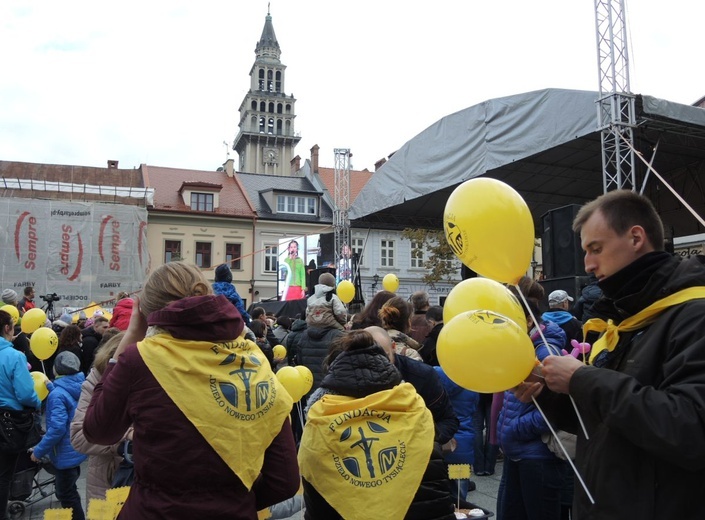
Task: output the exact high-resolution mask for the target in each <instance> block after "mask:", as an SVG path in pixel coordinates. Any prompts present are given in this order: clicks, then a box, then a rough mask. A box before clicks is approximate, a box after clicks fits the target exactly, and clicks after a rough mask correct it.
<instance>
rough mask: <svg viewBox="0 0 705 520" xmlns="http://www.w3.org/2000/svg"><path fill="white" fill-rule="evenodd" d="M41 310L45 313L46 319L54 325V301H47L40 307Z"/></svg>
mask: <svg viewBox="0 0 705 520" xmlns="http://www.w3.org/2000/svg"><path fill="white" fill-rule="evenodd" d="M42 310H43V311H44V312H45V313H46V315H47V319H48V320H49V321H50V322H51V323H54V320H55V319H56V316H55V315H54V301H53V300H52V301H48V302H46V303H45V304H44V305H42Z"/></svg>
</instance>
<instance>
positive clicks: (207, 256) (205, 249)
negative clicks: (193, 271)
mask: <svg viewBox="0 0 705 520" xmlns="http://www.w3.org/2000/svg"><path fill="white" fill-rule="evenodd" d="M196 266H198V267H200V268H201V269H205V268H208V267H210V266H211V243H210V242H196Z"/></svg>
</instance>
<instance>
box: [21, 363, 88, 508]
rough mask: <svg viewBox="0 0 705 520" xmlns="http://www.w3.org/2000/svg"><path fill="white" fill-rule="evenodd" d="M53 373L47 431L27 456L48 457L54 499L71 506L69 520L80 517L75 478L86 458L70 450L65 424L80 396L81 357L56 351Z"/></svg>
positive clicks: (48, 399) (35, 457)
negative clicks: (53, 483)
mask: <svg viewBox="0 0 705 520" xmlns="http://www.w3.org/2000/svg"><path fill="white" fill-rule="evenodd" d="M54 374H55V375H56V379H55V380H54V382H53V383H50V382H47V388H49V396H48V397H47V408H46V427H47V428H46V429H47V432H46V435H44V437H43V438H42V440H41V441H40V442H39V444H37V445H36V446H35V447H34V450H33V452H32V455H31V458H32V460H33V461H34V462H39V461H40V460H41V459H42V458H44V457H45V456H47V455H48V456H49V458H50V459H51V463H52V464H53V465H54V467H55V469H56V470H55V471H56V472H55V477H56V484H55V490H56V498H58V499H59V501H60V502H61V506H62V507H65V508H69V509H73V517H72V518H73V520H84V519H85V516H84V513H83V506H82V505H81V496H80V495H79V494H78V488H77V487H76V481H77V480H78V477H79V476H80V475H81V463H82V462H83V461H84V460H86V455H83V454H82V453H78V452H77V451H76V450H75V449H73V446H71V438H70V433H69V425H70V424H71V420H72V419H73V416H74V413H75V412H76V406H77V405H78V398H79V396H80V395H81V384H82V383H83V381H84V380H85V377H84V375H83V372H81V360H80V359H78V357H77V356H76V355H75V354H73V353H72V352H70V351H68V350H66V351H63V352H60V353H59V355H58V356H56V359H55V360H54Z"/></svg>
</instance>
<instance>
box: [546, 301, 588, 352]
mask: <svg viewBox="0 0 705 520" xmlns="http://www.w3.org/2000/svg"><path fill="white" fill-rule="evenodd" d="M541 319H542V320H543V321H552V322H553V323H555V324H556V325H558V326H559V327H560V328H562V329H563V331H564V332H565V335H566V346H565V349H566V350H570V340H572V339H575V340H578V341H582V340H583V324H582V322H580V320H578V319H577V318H576V317H575V316H573V315H572V314H571V313H569V312H568V311H564V310H559V309H554V310H551V311H548V312H544V313H543V314H542V315H541Z"/></svg>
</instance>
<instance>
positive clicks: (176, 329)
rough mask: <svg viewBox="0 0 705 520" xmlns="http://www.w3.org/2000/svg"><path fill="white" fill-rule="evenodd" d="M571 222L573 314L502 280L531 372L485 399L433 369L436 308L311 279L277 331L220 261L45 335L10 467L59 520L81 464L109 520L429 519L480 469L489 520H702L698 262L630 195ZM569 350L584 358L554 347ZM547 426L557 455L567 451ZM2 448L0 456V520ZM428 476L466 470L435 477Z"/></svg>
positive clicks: (6, 386)
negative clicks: (38, 477) (304, 384)
mask: <svg viewBox="0 0 705 520" xmlns="http://www.w3.org/2000/svg"><path fill="white" fill-rule="evenodd" d="M574 227H575V231H576V232H578V233H580V236H581V242H582V247H583V249H584V250H585V267H586V270H587V271H588V272H589V273H591V274H592V275H593V276H594V280H593V281H592V282H591V284H590V285H589V286H588V287H586V289H585V291H584V292H583V294H582V295H581V296H580V299H581V300H582V301H580V307H579V314H580V316H576V315H575V313H574V312H571V310H572V309H571V304H573V303H578V302H575V301H574V298H573V297H572V296H570V295H569V294H568V293H567V292H565V291H563V290H556V291H552V292H551V293H550V294H548V295H546V294H545V292H544V289H543V287H542V286H541V285H540V284H539V283H538V282H536V281H534V280H533V279H531V278H528V277H524V278H522V279H521V280H520V281H519V282H518V283H517V284H516V285H512V286H510V287H509V289H510V290H511V291H513V292H514V293H515V294H516V296H517V297H518V298H517V300H518V301H520V302H521V305H522V307H523V310H524V315H525V317H526V334H527V336H528V337H529V340H530V342H531V343H532V344H533V346H534V350H535V354H536V358H537V368H536V369H535V370H534V371H533V372H532V374H531V375H530V376H529V377H527V380H526V381H525V382H523V383H521V384H519V385H518V386H517V387H515V388H511V389H506V391H504V392H499V393H495V394H478V393H477V392H473V391H471V390H468V389H466V388H462V387H461V386H459V385H457V384H456V383H455V382H454V381H452V380H451V379H450V378H449V377H448V376H447V375H446V374H445V372H444V370H443V367H442V366H440V363H439V361H438V355H437V349H438V342H439V336H440V335H441V334H442V329H443V327H444V323H443V309H442V307H439V306H433V305H430V302H429V298H428V295H427V294H426V293H424V292H418V293H414V294H413V295H411V296H410V297H409V298H408V299H405V298H402V297H400V296H398V295H397V294H394V293H391V292H388V291H379V292H378V293H377V294H375V296H374V297H373V298H372V300H371V301H370V302H369V304H368V305H367V306H366V307H365V308H364V309H363V310H362V311H361V312H359V313H358V314H356V315H354V316H351V315H349V314H348V313H347V312H346V308H345V306H344V305H343V304H342V302H341V301H340V299H339V298H338V297H337V296H336V295H335V284H336V280H335V278H334V276H333V275H331V274H328V273H324V274H322V275H321V276H320V278H319V280H317V282H318V283H317V284H313V283H312V285H315V287H314V289H313V291H312V294H311V295H310V296H309V298H308V301H307V311H306V313H305V315H303V316H299V317H297V318H296V319H293V320H292V319H290V318H289V317H286V316H279V317H275V316H271V315H268V314H267V313H266V311H265V309H264V308H262V307H255V308H253V309H251V311H250V312H249V313H248V312H246V311H245V309H244V306H243V305H242V300H241V299H240V297H239V295H238V294H237V291H235V289H234V286H232V284H231V282H232V276H231V274H230V269H229V267H228V266H227V265H224V266H219V267H218V268H216V281H215V282H214V283H212V284H211V283H209V282H208V281H207V280H206V278H205V277H204V275H203V273H202V272H201V271H200V270H199V269H197V268H196V267H195V266H193V265H190V264H188V263H185V262H181V261H175V262H170V263H167V264H164V265H162V266H160V267H158V268H157V269H155V270H154V271H153V272H152V273H151V274H150V275H149V276H148V277H147V279H146V280H145V283H144V286H143V289H142V290H141V291H140V293H139V295H121V297H120V298H119V300H118V301H117V302H116V306H115V310H116V312H115V313H114V315H113V319H114V320H115V321H114V322H108V320H107V319H106V318H105V317H102V316H92V317H91V320H92V323H90V324H89V326H88V327H84V328H83V329H81V328H80V326H79V325H78V324H73V321H74V320H73V319H72V318H71V316H68V315H67V316H63V315H62V316H61V317H60V318H59V319H58V320H56V322H55V323H53V324H47V325H48V326H53V327H55V328H56V330H58V331H59V346H58V349H57V352H56V354H55V355H54V356H52V359H51V363H50V366H51V372H50V375H51V376H52V377H50V378H49V379H48V382H47V387H48V390H49V394H48V397H47V399H46V402H45V405H44V406H45V408H46V433H45V435H44V436H43V438H42V439H41V441H40V442H39V444H37V445H36V446H34V448H33V450H32V453H31V458H32V460H34V461H40V460H42V459H43V458H45V457H49V458H50V459H51V462H52V464H53V465H54V466H55V468H56V495H57V498H58V499H59V501H60V502H61V504H62V506H64V507H67V508H72V509H73V518H74V519H79V520H80V519H82V518H84V507H83V506H84V504H83V503H82V501H81V497H80V494H79V492H78V490H77V480H78V477H79V475H80V471H81V465H82V463H83V461H84V460H85V459H86V458H88V475H87V479H86V481H87V490H86V495H87V497H88V498H89V499H92V498H102V497H103V496H104V495H105V492H106V490H107V489H109V488H111V487H114V486H116V485H122V484H125V483H127V484H129V485H130V492H129V496H128V498H127V501H126V502H125V504H124V506H123V509H122V511H121V513H120V518H140V519H150V518H169V519H176V520H178V519H184V520H186V519H189V520H190V519H193V518H209V519H218V518H223V519H226V518H227V519H238V518H242V519H254V518H257V515H258V512H261V511H263V510H265V511H267V514H266V515H265V516H266V517H268V518H283V517H284V516H285V515H292V514H294V512H296V511H299V510H303V515H304V518H306V519H314V520H315V519H335V518H341V519H342V518H407V519H443V520H445V519H447V520H450V519H455V518H456V510H457V509H458V508H460V509H463V510H470V509H473V508H475V506H474V504H473V503H472V500H471V498H472V494H469V493H471V492H472V490H473V489H474V488H475V485H476V481H475V480H473V479H476V478H480V477H485V476H488V475H492V474H494V473H495V470H496V469H497V460H498V458H499V457H500V456H501V457H502V458H503V461H504V462H503V464H502V476H501V480H500V485H499V493H498V499H497V504H496V515H497V518H498V520H525V519H526V520H533V519H537V520H538V519H542V520H568V519H571V518H575V519H578V520H585V519H588V520H593V519H594V520H597V519H600V520H602V519H622V518H627V517H629V516H635V517H638V518H683V519H696V518H698V519H699V518H703V517H705V507H703V506H702V505H700V503H699V501H698V500H696V497H697V496H698V495H697V493H698V490H699V489H701V488H702V487H703V486H705V479H703V478H702V477H703V476H704V475H703V472H704V471H705V373H703V371H701V370H700V368H701V364H702V363H701V360H702V359H705V352H704V350H705V339H703V330H705V329H703V323H702V320H703V319H705V318H704V316H705V312H704V311H705V302H704V301H703V300H705V266H704V265H703V262H704V259H703V258H702V257H693V258H689V259H681V258H680V257H677V256H673V255H670V254H668V253H666V252H665V251H664V248H663V227H662V224H661V221H660V219H659V217H658V214H657V213H656V211H655V210H654V208H653V205H652V204H651V203H650V202H649V201H648V200H647V199H646V198H644V197H642V196H640V195H637V194H634V193H632V192H626V191H615V192H610V193H608V194H605V195H603V196H601V197H599V198H598V199H596V200H595V201H593V202H591V203H589V204H587V205H586V206H584V207H583V208H582V210H581V211H580V212H579V213H578V215H577V217H576V220H575V223H574ZM12 293H14V291H12V290H4V291H3V292H2V300H3V302H4V304H5V305H14V306H16V307H17V308H18V310H19V311H20V313H22V312H26V310H29V309H30V308H31V307H30V305H32V303H31V301H32V298H33V292H31V291H25V294H24V298H23V301H22V302H20V300H19V298H17V294H16V293H15V294H14V295H13V294H12ZM576 296H577V295H576ZM126 300H129V302H128V301H126ZM118 308H120V309H121V310H120V311H118ZM542 310H543V311H544V312H542ZM1 311H2V307H0V333H1V334H0V335H1V336H2V337H0V366H2V370H0V410H5V411H7V412H8V413H10V412H12V411H15V412H16V411H20V410H23V409H39V408H40V407H41V406H42V405H41V403H40V400H39V398H38V396H37V394H36V392H35V387H34V382H33V380H32V378H31V376H30V370H29V369H28V366H27V361H28V360H29V363H30V366H29V368H30V369H32V368H36V367H35V365H34V364H33V360H32V355H31V350H30V349H28V348H27V344H26V342H27V338H21V337H20V336H22V334H23V333H21V332H19V331H18V330H16V329H15V327H14V324H13V318H12V316H11V315H10V313H7V312H1ZM116 316H117V318H116ZM580 318H582V319H580ZM589 318H594V319H589ZM113 325H115V326H114V327H113ZM605 331H607V332H606V333H605V334H603V333H604V332H605ZM597 338H599V339H597ZM584 340H590V341H591V342H593V344H592V345H591V349H590V350H589V352H587V353H586V351H585V350H582V351H581V352H582V353H583V358H576V357H575V356H573V355H570V351H571V346H572V345H573V346H574V345H576V344H583V343H582V342H583V341H584ZM279 345H284V346H285V347H286V349H287V355H286V356H285V357H275V356H274V354H273V353H274V352H275V351H276V349H277V348H280V347H279ZM48 362H49V360H46V361H45V364H44V365H43V366H42V367H41V368H42V369H44V370H46V365H47V364H48ZM283 365H292V366H296V365H304V366H306V367H307V368H308V369H310V371H311V373H312V378H313V384H312V387H311V389H310V391H309V392H308V393H307V395H305V396H304V397H303V399H302V404H303V405H304V406H302V407H298V406H294V403H293V402H292V398H291V396H290V395H289V393H288V392H287V391H286V389H285V385H284V384H283V383H282V382H280V381H279V379H278V378H277V375H276V373H277V371H278V370H279V368H280V367H281V366H283ZM471 369H472V368H471V367H468V370H471ZM185 389H188V391H185ZM569 398H570V399H569ZM579 419H582V421H580V420H579ZM547 420H548V421H549V422H547ZM549 425H550V426H549ZM555 430H560V432H561V433H562V434H565V435H567V436H570V437H572V440H573V441H574V443H575V448H574V449H575V451H574V452H569V453H568V457H566V456H565V455H566V453H564V452H563V451H562V450H561V451H559V450H557V449H556V446H555V443H554V442H553V440H552V439H553V434H552V433H553V431H555ZM585 433H587V435H585ZM562 438H563V439H565V443H566V444H569V442H570V441H569V440H568V437H565V436H564V437H562ZM701 450H703V451H701ZM20 455H21V454H19V453H9V452H3V451H2V450H0V520H1V519H2V518H5V517H6V516H4V515H5V506H6V504H7V499H8V494H9V485H10V481H11V479H12V475H13V471H14V467H15V464H16V462H17V459H18V457H19V456H20ZM572 460H574V468H575V470H576V471H577V475H578V476H580V477H581V485H578V484H577V479H576V478H574V477H575V476H576V475H575V474H574V469H573V463H571V461H572ZM127 463H129V464H127ZM449 464H452V465H460V466H459V467H467V468H468V470H469V468H470V467H472V468H473V470H474V471H473V474H474V477H473V478H472V479H471V478H470V476H471V473H470V471H468V472H467V473H465V474H464V475H462V476H458V475H456V476H455V477H457V478H453V479H452V480H451V479H450V478H449V471H448V466H449ZM126 465H127V468H128V477H127V481H125V480H123V478H124V475H123V474H122V473H121V479H120V480H119V483H118V481H117V480H116V479H117V476H118V473H120V470H121V469H122V468H124V467H125V466H126ZM300 489H301V490H302V491H301V494H302V496H298V495H297V493H298V492H299V491H300ZM476 511H477V510H476ZM479 514H482V515H485V514H486V511H482V510H479Z"/></svg>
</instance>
